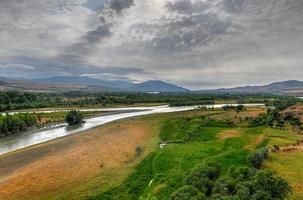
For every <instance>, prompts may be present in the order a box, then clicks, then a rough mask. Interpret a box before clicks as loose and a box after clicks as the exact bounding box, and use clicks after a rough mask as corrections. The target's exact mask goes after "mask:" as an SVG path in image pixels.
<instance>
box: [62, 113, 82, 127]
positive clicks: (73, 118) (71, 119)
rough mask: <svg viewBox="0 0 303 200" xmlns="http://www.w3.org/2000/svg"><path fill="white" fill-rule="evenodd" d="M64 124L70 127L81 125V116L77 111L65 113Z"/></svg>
mask: <svg viewBox="0 0 303 200" xmlns="http://www.w3.org/2000/svg"><path fill="white" fill-rule="evenodd" d="M65 122H66V123H67V124H68V125H69V126H71V125H77V124H81V123H83V122H84V121H83V116H82V114H81V113H80V112H79V111H76V110H72V111H70V112H69V113H67V115H66V117H65Z"/></svg>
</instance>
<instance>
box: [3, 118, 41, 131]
mask: <svg viewBox="0 0 303 200" xmlns="http://www.w3.org/2000/svg"><path fill="white" fill-rule="evenodd" d="M36 124H37V117H36V115H34V114H15V115H5V116H0V136H7V135H12V134H16V133H18V132H20V131H24V130H26V128H28V127H30V126H34V125H36Z"/></svg>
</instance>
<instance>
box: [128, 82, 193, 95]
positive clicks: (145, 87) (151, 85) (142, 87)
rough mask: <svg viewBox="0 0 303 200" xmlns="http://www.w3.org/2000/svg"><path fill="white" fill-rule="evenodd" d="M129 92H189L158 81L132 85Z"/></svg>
mask: <svg viewBox="0 0 303 200" xmlns="http://www.w3.org/2000/svg"><path fill="white" fill-rule="evenodd" d="M130 90H132V91H138V92H189V90H188V89H186V88H182V87H179V86H176V85H173V84H170V83H166V82H163V81H158V80H154V81H146V82H143V83H138V84H134V85H133V86H132V87H131V88H130Z"/></svg>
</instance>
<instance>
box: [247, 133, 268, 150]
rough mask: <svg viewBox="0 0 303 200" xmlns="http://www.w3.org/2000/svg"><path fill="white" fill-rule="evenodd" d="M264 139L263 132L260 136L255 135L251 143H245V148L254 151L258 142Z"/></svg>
mask: <svg viewBox="0 0 303 200" xmlns="http://www.w3.org/2000/svg"><path fill="white" fill-rule="evenodd" d="M264 139H265V135H263V134H262V135H259V136H258V137H255V138H254V139H253V140H252V141H251V142H250V143H249V144H247V145H245V146H244V149H246V150H250V151H253V150H255V149H256V147H257V146H258V144H260V143H261V142H263V140H264Z"/></svg>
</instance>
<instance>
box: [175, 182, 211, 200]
mask: <svg viewBox="0 0 303 200" xmlns="http://www.w3.org/2000/svg"><path fill="white" fill-rule="evenodd" d="M171 200H206V197H205V195H204V194H202V193H201V192H199V190H197V189H196V188H194V187H192V186H188V185H185V186H183V187H181V188H179V189H178V190H177V191H176V192H174V193H173V194H172V195H171Z"/></svg>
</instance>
